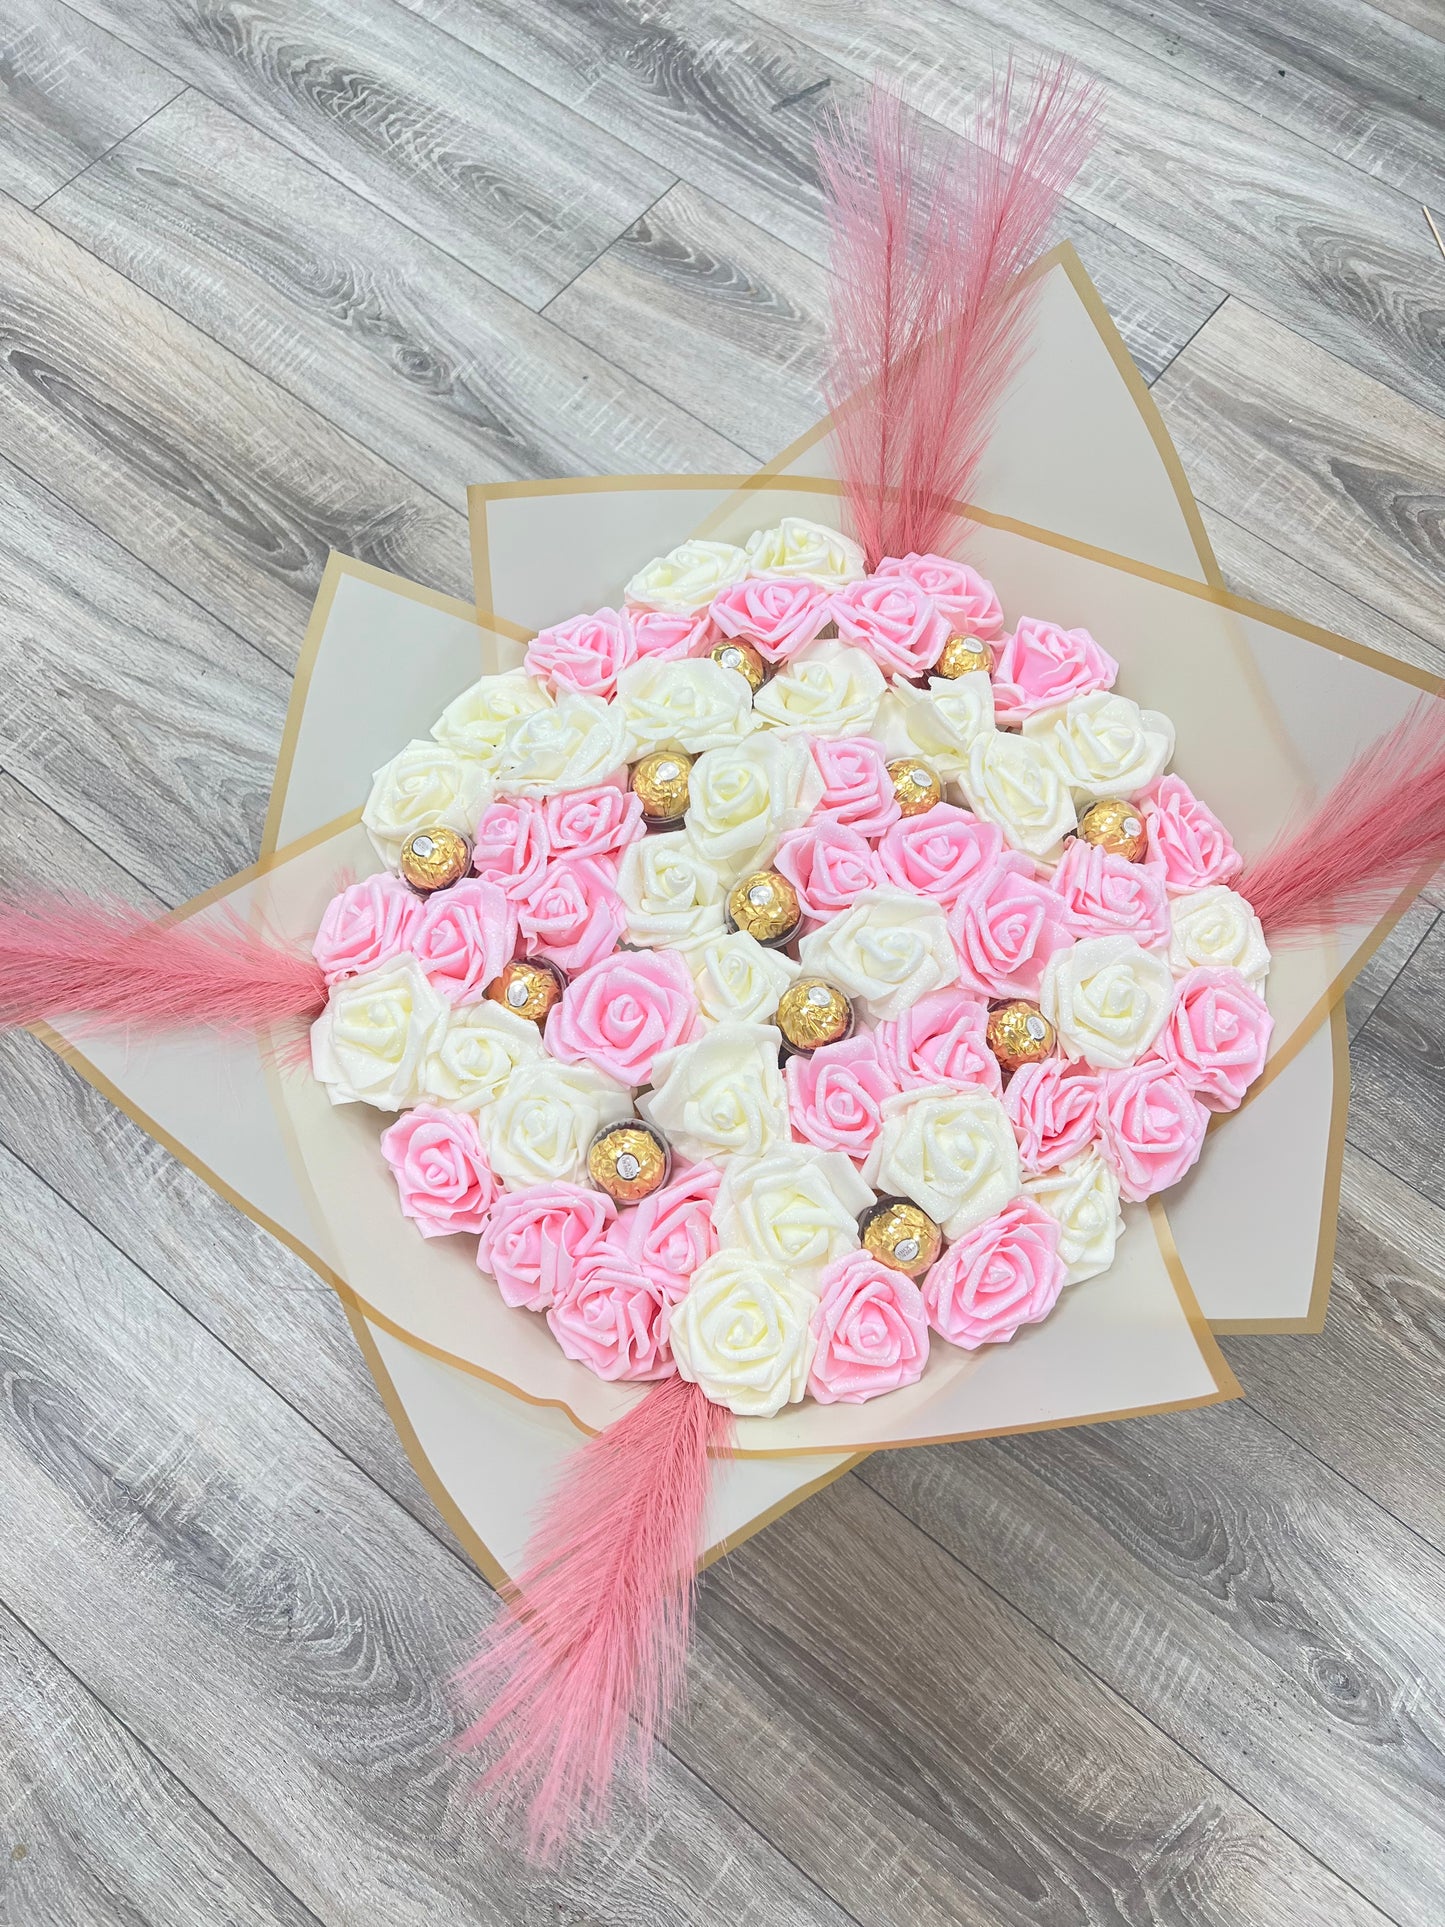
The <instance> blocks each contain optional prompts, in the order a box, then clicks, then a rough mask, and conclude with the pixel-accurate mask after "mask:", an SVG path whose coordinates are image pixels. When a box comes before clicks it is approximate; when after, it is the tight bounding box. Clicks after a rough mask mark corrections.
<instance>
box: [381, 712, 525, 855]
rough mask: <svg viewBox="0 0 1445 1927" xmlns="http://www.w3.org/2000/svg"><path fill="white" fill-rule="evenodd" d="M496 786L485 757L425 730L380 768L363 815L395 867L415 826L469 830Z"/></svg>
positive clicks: (465, 831) (469, 831) (418, 827)
mask: <svg viewBox="0 0 1445 1927" xmlns="http://www.w3.org/2000/svg"><path fill="white" fill-rule="evenodd" d="M491 792H492V779H491V777H490V775H489V774H488V772H487V771H486V770H485V769H484V768H483V767H482V765H481V764H480V763H478V762H473V761H471V760H470V759H468V758H465V757H461V756H458V755H457V753H456V752H455V750H450V749H447V748H445V747H444V746H443V745H442V744H441V743H438V742H434V741H433V740H432V738H431V737H429V736H422V737H418V738H417V740H416V741H415V742H411V743H408V744H407V746H406V748H405V749H404V750H402V752H401V754H400V755H399V756H393V757H392V759H391V761H390V762H389V763H387V764H385V765H384V766H383V767H382V768H381V769H379V770H378V771H377V772H376V775H375V776H374V777H373V779H372V784H371V794H370V795H369V796H368V797H367V799H366V807H365V808H364V809H363V810H362V812H361V821H362V823H363V825H364V826H365V829H366V834H367V835H368V836H369V837H370V838H371V845H372V848H373V849H374V850H375V851H376V854H377V855H378V856H379V857H380V858H381V860H382V862H383V863H385V864H386V865H387V866H388V867H389V868H392V869H394V868H395V867H396V864H397V860H398V858H399V857H400V855H401V846H402V844H403V843H405V841H406V839H407V838H408V837H409V836H410V835H411V834H412V833H413V831H415V830H423V829H437V828H440V827H445V828H447V829H449V830H460V832H461V833H462V835H463V836H470V835H471V833H472V830H473V827H474V826H475V824H476V820H477V818H478V816H480V814H481V811H482V805H483V804H484V803H485V802H486V800H487V798H488V797H489V796H490V795H491Z"/></svg>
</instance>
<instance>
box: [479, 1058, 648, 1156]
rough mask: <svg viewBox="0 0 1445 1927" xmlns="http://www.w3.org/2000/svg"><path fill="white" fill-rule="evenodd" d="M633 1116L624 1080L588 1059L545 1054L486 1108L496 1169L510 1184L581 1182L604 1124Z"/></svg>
mask: <svg viewBox="0 0 1445 1927" xmlns="http://www.w3.org/2000/svg"><path fill="white" fill-rule="evenodd" d="M631 1115H632V1099H631V1096H630V1095H629V1093H628V1092H627V1091H626V1090H624V1089H623V1087H622V1086H621V1085H620V1084H617V1083H614V1081H613V1080H612V1079H611V1078H610V1077H604V1076H603V1075H602V1073H601V1072H600V1071H595V1070H592V1069H590V1068H589V1067H588V1066H587V1065H585V1064H559V1063H558V1062H557V1061H556V1060H555V1059H553V1058H545V1057H544V1058H543V1059H542V1060H541V1061H540V1062H539V1063H536V1064H529V1065H528V1067H527V1075H526V1076H525V1077H513V1078H511V1079H509V1080H508V1083H507V1088H506V1089H505V1090H504V1091H503V1093H502V1095H501V1096H500V1097H499V1098H498V1099H497V1101H496V1103H495V1104H492V1105H489V1106H488V1107H487V1109H486V1110H484V1111H482V1112H481V1113H480V1117H481V1131H482V1142H483V1143H484V1144H485V1145H486V1147H487V1157H488V1159H489V1160H490V1163H491V1166H492V1169H493V1170H494V1171H495V1172H496V1174H497V1176H498V1177H499V1178H500V1179H501V1181H502V1183H503V1184H504V1185H506V1186H507V1187H508V1188H509V1189H512V1188H517V1187H520V1186H522V1185H526V1184H580V1183H581V1182H582V1180H583V1177H584V1175H585V1173H586V1168H587V1147H588V1145H589V1144H590V1143H591V1142H592V1139H593V1138H594V1137H595V1136H596V1134H597V1132H598V1131H600V1130H601V1128H602V1126H603V1125H604V1124H616V1123H618V1122H619V1121H620V1120H621V1119H622V1118H624V1117H631Z"/></svg>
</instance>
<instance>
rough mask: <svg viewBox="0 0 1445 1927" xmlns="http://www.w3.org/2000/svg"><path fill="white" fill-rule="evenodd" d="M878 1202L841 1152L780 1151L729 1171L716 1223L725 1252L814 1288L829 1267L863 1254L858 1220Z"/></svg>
mask: <svg viewBox="0 0 1445 1927" xmlns="http://www.w3.org/2000/svg"><path fill="white" fill-rule="evenodd" d="M872 1202H873V1193H872V1192H871V1191H870V1190H869V1189H868V1186H867V1185H866V1184H865V1183H864V1182H863V1180H862V1179H861V1178H860V1177H859V1175H858V1173H857V1171H856V1170H855V1169H854V1167H853V1165H852V1164H851V1162H850V1161H849V1160H848V1159H847V1158H846V1157H844V1156H843V1155H842V1154H841V1153H840V1152H837V1151H821V1150H819V1149H817V1147H816V1146H814V1145H811V1144H780V1145H778V1146H777V1147H776V1148H775V1149H773V1150H771V1151H768V1152H765V1153H764V1155H763V1156H762V1157H759V1158H732V1159H730V1160H729V1161H728V1162H727V1163H726V1164H725V1165H724V1166H723V1176H722V1183H721V1184H720V1185H719V1186H718V1194H717V1202H716V1204H714V1206H713V1213H712V1221H713V1228H714V1230H715V1231H716V1232H717V1239H718V1244H719V1246H720V1247H721V1248H722V1249H723V1250H727V1249H729V1248H741V1249H742V1250H744V1251H749V1252H751V1253H752V1254H753V1256H754V1257H756V1258H762V1259H764V1260H766V1261H767V1262H769V1263H772V1264H777V1265H782V1266H783V1267H784V1268H785V1269H786V1271H787V1272H788V1275H789V1276H790V1277H792V1278H797V1279H801V1280H803V1281H804V1282H805V1283H806V1284H808V1285H809V1286H812V1285H814V1284H815V1282H816V1280H817V1276H818V1273H819V1272H820V1271H821V1270H822V1269H823V1267H824V1266H825V1265H827V1264H831V1263H832V1261H833V1259H834V1258H837V1257H839V1256H840V1255H841V1254H842V1253H843V1252H845V1251H852V1250H854V1249H855V1248H856V1247H857V1244H858V1214H859V1212H860V1211H866V1210H867V1208H868V1206H869V1205H870V1204H872Z"/></svg>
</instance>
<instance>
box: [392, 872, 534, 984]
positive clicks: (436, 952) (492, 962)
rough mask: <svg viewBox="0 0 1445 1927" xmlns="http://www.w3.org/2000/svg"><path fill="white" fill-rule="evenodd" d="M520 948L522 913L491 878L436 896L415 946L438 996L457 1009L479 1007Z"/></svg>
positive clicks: (430, 900)
mask: <svg viewBox="0 0 1445 1927" xmlns="http://www.w3.org/2000/svg"><path fill="white" fill-rule="evenodd" d="M516 947H517V912H516V910H515V909H514V908H513V907H512V905H511V904H510V903H508V901H507V899H506V897H505V896H504V895H503V893H502V891H501V889H500V887H499V886H498V885H497V884H495V883H491V882H488V880H487V879H486V878H485V877H463V878H462V880H461V882H460V883H454V884H453V885H452V887H451V888H450V889H449V890H436V891H434V892H433V893H432V895H431V896H429V897H428V898H427V900H426V902H425V904H424V905H423V906H422V914H421V921H420V922H419V923H418V924H417V927H416V930H415V932H414V934H413V936H412V940H411V945H410V948H411V952H412V955H413V956H414V957H415V958H416V960H417V962H418V963H419V964H420V965H421V967H422V969H423V970H424V971H425V972H426V974H427V976H428V978H430V980H431V985H432V988H433V990H439V991H440V992H441V994H442V995H443V997H445V998H447V999H448V1001H449V1002H451V1003H454V1004H474V1003H475V1002H476V1000H477V999H478V997H480V996H481V994H482V992H483V991H484V990H485V989H486V987H487V985H488V984H489V983H490V982H491V981H492V979H493V977H495V976H497V975H498V974H499V972H500V971H501V968H502V965H503V964H506V963H510V962H511V960H512V953H513V951H514V950H515V949H516Z"/></svg>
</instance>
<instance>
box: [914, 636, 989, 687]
mask: <svg viewBox="0 0 1445 1927" xmlns="http://www.w3.org/2000/svg"><path fill="white" fill-rule="evenodd" d="M992 668H993V657H992V656H991V655H990V654H989V647H988V644H987V643H986V642H980V641H979V639H978V637H977V636H950V637H949V638H948V641H947V642H946V643H944V645H943V654H942V655H941V656H940V657H939V658H938V661H937V662H936V663H935V664H934V665H933V667H932V669H930V670H929V672H928V673H929V675H930V676H947V677H948V679H949V681H950V682H953V681H956V680H957V678H958V677H959V676H971V675H972V674H973V672H974V671H975V670H976V669H982V670H983V672H984V674H985V675H987V674H988V672H989V671H990V670H991V669H992Z"/></svg>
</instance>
